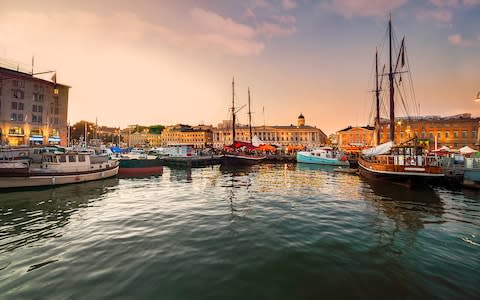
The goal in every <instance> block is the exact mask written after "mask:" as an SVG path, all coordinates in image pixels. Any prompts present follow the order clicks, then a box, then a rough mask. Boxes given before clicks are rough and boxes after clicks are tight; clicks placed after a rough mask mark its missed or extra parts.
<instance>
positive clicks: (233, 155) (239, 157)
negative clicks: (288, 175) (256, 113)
mask: <svg viewBox="0 0 480 300" xmlns="http://www.w3.org/2000/svg"><path fill="white" fill-rule="evenodd" d="M231 110H232V137H233V138H232V141H233V143H232V145H231V146H230V147H228V148H229V149H231V150H228V151H226V152H225V153H224V156H223V158H222V164H223V165H228V166H236V165H240V166H241V165H253V164H256V163H259V162H262V161H264V160H265V158H266V156H265V155H257V154H255V153H254V152H253V150H254V148H255V147H254V146H253V144H252V113H251V111H250V89H248V115H249V122H248V127H249V129H250V143H245V142H238V141H235V138H236V134H235V124H236V122H235V120H236V113H237V111H236V110H235V81H234V80H232V108H231Z"/></svg>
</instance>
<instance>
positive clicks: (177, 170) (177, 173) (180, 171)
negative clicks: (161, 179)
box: [169, 167, 192, 182]
mask: <svg viewBox="0 0 480 300" xmlns="http://www.w3.org/2000/svg"><path fill="white" fill-rule="evenodd" d="M169 170H170V181H172V182H174V181H186V182H192V168H190V167H169Z"/></svg>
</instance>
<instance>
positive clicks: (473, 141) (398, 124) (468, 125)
mask: <svg viewBox="0 0 480 300" xmlns="http://www.w3.org/2000/svg"><path fill="white" fill-rule="evenodd" d="M479 122H480V118H475V117H472V115H471V114H468V113H464V114H460V115H454V116H447V117H441V116H420V117H399V118H396V119H395V143H402V142H406V141H408V140H410V139H412V138H413V137H415V136H416V137H417V138H418V139H419V140H420V141H421V142H422V143H424V144H425V145H426V146H427V147H428V148H429V149H434V148H435V141H436V142H437V147H438V148H440V147H441V146H447V147H449V148H454V149H458V148H461V147H463V146H470V147H472V148H477V147H478V145H479V132H478V131H479ZM375 135H376V131H375V128H374V127H371V126H364V127H351V126H349V127H347V128H345V129H342V130H340V131H338V132H337V141H338V145H339V146H343V147H345V146H348V145H351V146H353V145H356V144H364V145H365V146H373V145H376V144H377V143H376V137H375ZM389 140H390V123H389V121H388V120H386V119H382V120H381V126H380V144H381V143H386V142H388V141H389Z"/></svg>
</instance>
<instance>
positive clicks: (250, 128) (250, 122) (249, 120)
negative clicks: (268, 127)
mask: <svg viewBox="0 0 480 300" xmlns="http://www.w3.org/2000/svg"><path fill="white" fill-rule="evenodd" d="M248 128H249V130H250V144H251V143H252V112H251V111H250V87H249V88H248Z"/></svg>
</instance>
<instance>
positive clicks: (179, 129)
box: [162, 124, 213, 148]
mask: <svg viewBox="0 0 480 300" xmlns="http://www.w3.org/2000/svg"><path fill="white" fill-rule="evenodd" d="M212 141H213V134H212V126H209V125H198V126H194V127H192V126H190V125H184V124H177V125H173V126H167V127H165V129H164V130H163V131H162V146H164V147H168V146H179V145H188V146H192V147H193V148H207V147H211V146H212Z"/></svg>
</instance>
